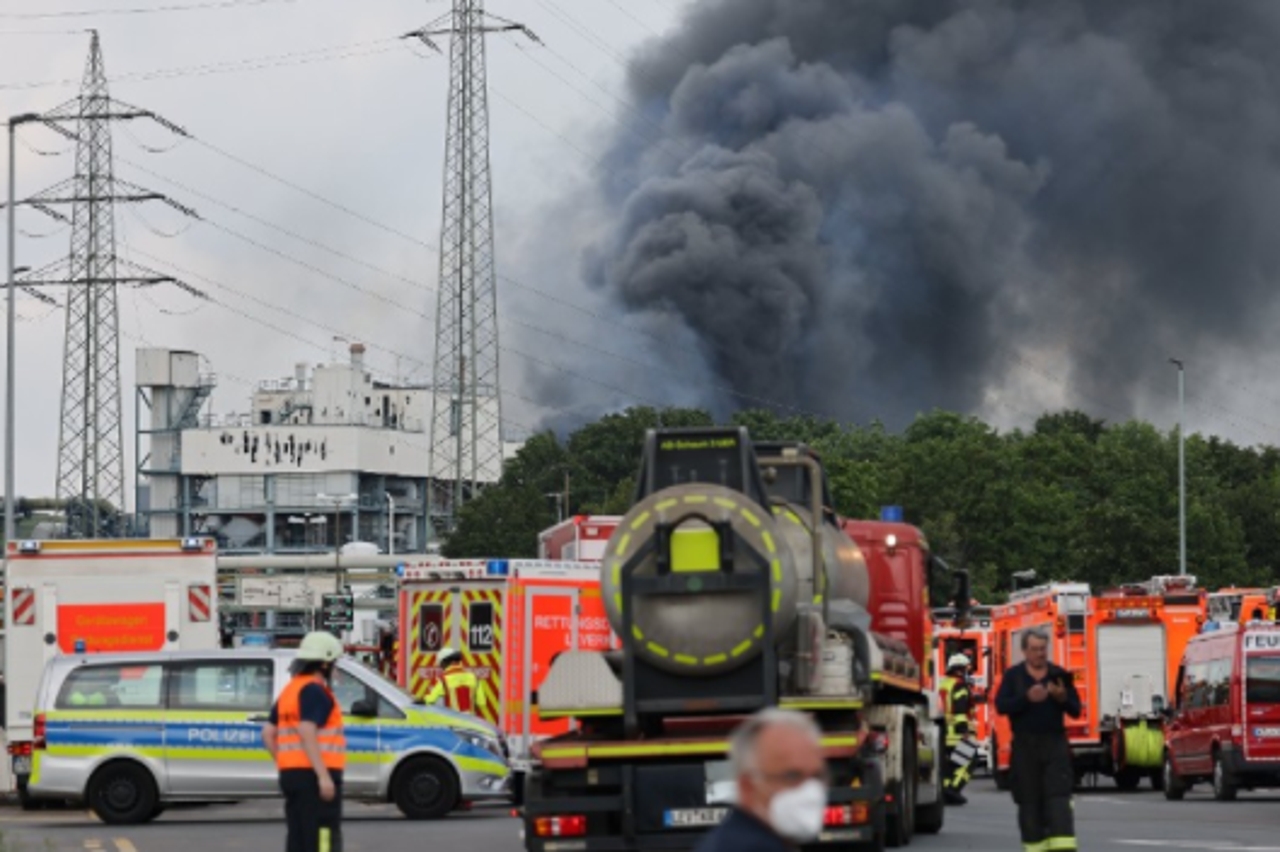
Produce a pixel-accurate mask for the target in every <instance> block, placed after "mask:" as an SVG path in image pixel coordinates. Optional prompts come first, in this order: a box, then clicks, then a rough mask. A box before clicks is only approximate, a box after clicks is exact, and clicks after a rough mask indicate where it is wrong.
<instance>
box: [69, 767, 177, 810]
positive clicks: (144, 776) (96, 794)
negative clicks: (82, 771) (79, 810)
mask: <svg viewBox="0 0 1280 852" xmlns="http://www.w3.org/2000/svg"><path fill="white" fill-rule="evenodd" d="M86 798H87V799H88V800H89V808H90V810H92V811H93V812H94V813H95V814H96V815H97V817H98V819H100V820H102V821H103V822H105V823H106V824H107V825H138V824H139V823H144V822H147V821H149V820H151V819H152V818H153V817H154V816H155V814H156V806H157V804H158V801H159V798H160V796H159V793H158V792H157V791H156V782H155V780H154V779H153V778H152V777H151V773H150V772H148V771H147V770H146V769H144V768H143V767H141V766H139V765H138V764H136V763H133V762H131V761H126V760H122V761H118V762H116V763H108V764H107V765H106V766H104V767H102V768H101V769H99V770H98V771H97V772H95V773H94V774H93V777H92V778H91V779H89V787H88V790H87V795H86Z"/></svg>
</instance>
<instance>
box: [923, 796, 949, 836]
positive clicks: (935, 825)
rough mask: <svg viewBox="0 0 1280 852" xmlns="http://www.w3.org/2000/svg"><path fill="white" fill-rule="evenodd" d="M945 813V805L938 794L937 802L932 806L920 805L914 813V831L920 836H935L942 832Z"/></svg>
mask: <svg viewBox="0 0 1280 852" xmlns="http://www.w3.org/2000/svg"><path fill="white" fill-rule="evenodd" d="M946 813H947V803H946V802H944V801H943V799H942V793H941V791H939V793H938V801H936V802H934V803H933V804H932V805H921V806H920V809H919V810H917V811H916V831H918V832H919V833H920V834H937V833H938V832H940V831H942V823H943V821H944V819H945V816H946Z"/></svg>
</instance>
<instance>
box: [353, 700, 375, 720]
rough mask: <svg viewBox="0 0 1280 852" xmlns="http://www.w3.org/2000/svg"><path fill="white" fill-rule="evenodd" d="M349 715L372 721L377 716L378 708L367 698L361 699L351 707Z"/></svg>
mask: <svg viewBox="0 0 1280 852" xmlns="http://www.w3.org/2000/svg"><path fill="white" fill-rule="evenodd" d="M351 715H352V716H359V717H360V718H362V719H372V718H374V717H375V716H377V715H378V706H377V705H376V704H375V703H374V702H372V701H370V700H369V699H367V698H361V699H360V700H359V701H357V702H356V703H355V704H352V705H351Z"/></svg>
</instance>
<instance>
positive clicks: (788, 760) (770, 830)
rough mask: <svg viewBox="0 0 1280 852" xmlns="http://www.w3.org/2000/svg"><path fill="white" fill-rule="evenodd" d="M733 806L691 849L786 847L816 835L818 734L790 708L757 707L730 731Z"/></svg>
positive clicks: (730, 851)
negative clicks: (734, 799)
mask: <svg viewBox="0 0 1280 852" xmlns="http://www.w3.org/2000/svg"><path fill="white" fill-rule="evenodd" d="M729 759H730V762H731V763H732V766H733V773H734V777H735V778H736V780H737V796H736V803H735V807H734V808H733V810H732V812H730V814H729V816H728V817H727V818H726V819H725V821H724V822H723V823H721V824H720V825H719V826H718V827H717V828H716V829H715V830H714V831H712V832H711V833H710V834H708V835H707V836H706V837H704V838H703V839H702V842H701V843H699V844H698V847H697V850H696V852H790V850H795V849H798V848H799V847H800V845H801V844H803V843H808V842H810V841H812V840H814V839H816V838H817V836H818V835H819V834H820V833H821V831H822V817H823V814H824V812H825V810H826V807H827V763H826V760H824V759H823V756H822V734H821V732H820V731H819V730H818V726H817V725H815V724H814V722H813V720H812V719H810V718H809V717H808V716H806V715H804V714H803V713H797V712H796V711H794V710H780V709H776V708H770V709H767V710H761V711H760V712H759V713H756V714H755V715H754V716H752V717H751V718H750V719H748V720H747V721H746V722H744V723H743V724H742V725H741V727H739V728H738V730H737V731H735V732H734V735H733V741H732V743H731V744H730V749H729Z"/></svg>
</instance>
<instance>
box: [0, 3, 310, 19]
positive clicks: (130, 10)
mask: <svg viewBox="0 0 1280 852" xmlns="http://www.w3.org/2000/svg"><path fill="white" fill-rule="evenodd" d="M41 2H43V0H41ZM295 2H297V0H204V2H196V3H170V4H166V5H163V6H129V7H124V8H114V9H113V8H108V9H64V10H60V11H56V12H0V19H3V20H11V21H35V20H43V19H48V18H90V17H95V16H98V15H154V14H160V13H171V12H201V11H208V10H212V9H238V8H246V7H253V6H278V5H284V4H287V3H295Z"/></svg>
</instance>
